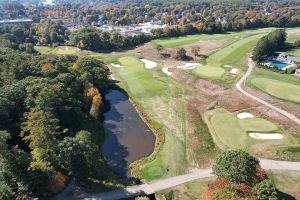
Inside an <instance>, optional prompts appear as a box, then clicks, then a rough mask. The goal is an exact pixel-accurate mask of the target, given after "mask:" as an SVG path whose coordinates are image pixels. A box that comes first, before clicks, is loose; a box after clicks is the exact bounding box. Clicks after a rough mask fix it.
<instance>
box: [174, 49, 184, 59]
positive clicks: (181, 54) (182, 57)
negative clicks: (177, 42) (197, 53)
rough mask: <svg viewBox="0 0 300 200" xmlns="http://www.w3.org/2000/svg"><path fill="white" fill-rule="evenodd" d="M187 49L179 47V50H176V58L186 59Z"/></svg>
mask: <svg viewBox="0 0 300 200" xmlns="http://www.w3.org/2000/svg"><path fill="white" fill-rule="evenodd" d="M186 57H187V56H186V50H185V49H184V48H180V49H178V51H177V52H176V55H175V58H176V59H180V60H184V59H186Z"/></svg>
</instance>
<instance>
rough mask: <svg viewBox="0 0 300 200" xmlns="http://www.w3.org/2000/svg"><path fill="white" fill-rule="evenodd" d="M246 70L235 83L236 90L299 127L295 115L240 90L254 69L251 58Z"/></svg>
mask: <svg viewBox="0 0 300 200" xmlns="http://www.w3.org/2000/svg"><path fill="white" fill-rule="evenodd" d="M248 66H249V67H248V70H247V72H246V73H245V74H244V76H243V77H242V78H241V79H240V80H239V81H238V82H237V83H236V85H235V86H236V88H237V89H238V90H239V91H240V92H241V93H243V94H244V95H246V96H248V97H250V98H251V99H254V100H255V101H257V102H259V103H261V104H264V105H265V106H267V107H269V108H271V109H272V110H274V111H276V112H278V113H280V114H282V115H284V116H286V117H287V118H289V119H290V120H292V121H293V122H295V123H296V124H298V125H300V119H298V118H297V117H296V116H295V115H293V114H291V113H289V112H287V111H285V110H282V109H280V108H278V107H276V106H274V105H272V104H270V103H268V102H266V101H264V100H262V99H260V98H258V97H256V96H254V95H252V94H250V93H248V92H247V91H245V90H244V89H243V88H242V84H243V83H244V82H245V81H246V79H247V78H248V77H249V76H250V74H251V72H252V70H253V68H254V62H253V60H252V59H251V58H249V59H248Z"/></svg>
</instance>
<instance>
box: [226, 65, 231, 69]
mask: <svg viewBox="0 0 300 200" xmlns="http://www.w3.org/2000/svg"><path fill="white" fill-rule="evenodd" d="M224 67H225V68H232V66H230V65H224Z"/></svg>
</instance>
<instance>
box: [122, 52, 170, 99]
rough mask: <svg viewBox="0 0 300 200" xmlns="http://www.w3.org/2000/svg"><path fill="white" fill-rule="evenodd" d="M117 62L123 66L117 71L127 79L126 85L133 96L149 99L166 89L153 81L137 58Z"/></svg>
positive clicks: (157, 81)
mask: <svg viewBox="0 0 300 200" xmlns="http://www.w3.org/2000/svg"><path fill="white" fill-rule="evenodd" d="M119 62H120V64H121V65H122V66H123V67H121V68H120V70H119V75H120V76H122V77H127V78H126V84H127V85H128V88H129V90H130V92H131V93H132V94H133V95H134V96H136V97H139V96H144V97H145V96H147V97H151V96H154V95H159V94H161V93H162V92H163V91H164V90H165V89H166V85H165V84H164V83H163V82H162V81H159V80H157V79H155V77H154V76H153V75H152V74H151V73H149V71H147V70H146V69H145V68H144V64H143V63H142V62H141V61H139V60H138V59H137V58H135V57H122V58H120V59H119Z"/></svg>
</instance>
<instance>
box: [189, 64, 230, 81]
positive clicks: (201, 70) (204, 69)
mask: <svg viewBox="0 0 300 200" xmlns="http://www.w3.org/2000/svg"><path fill="white" fill-rule="evenodd" d="M224 72H225V70H224V69H223V68H221V67H211V66H208V65H205V66H201V67H197V68H196V69H194V70H193V71H192V74H194V75H196V76H200V77H205V78H209V79H219V78H221V77H222V75H223V74H224Z"/></svg>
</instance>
